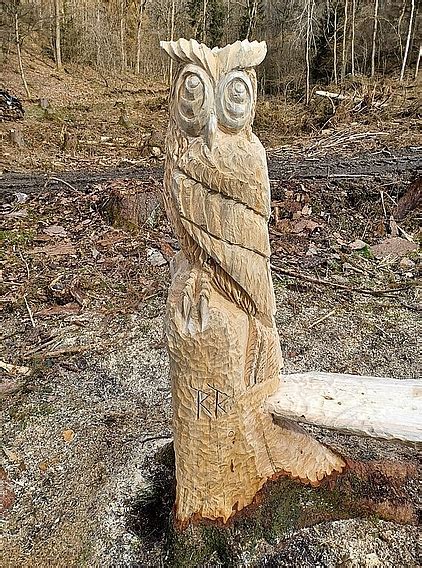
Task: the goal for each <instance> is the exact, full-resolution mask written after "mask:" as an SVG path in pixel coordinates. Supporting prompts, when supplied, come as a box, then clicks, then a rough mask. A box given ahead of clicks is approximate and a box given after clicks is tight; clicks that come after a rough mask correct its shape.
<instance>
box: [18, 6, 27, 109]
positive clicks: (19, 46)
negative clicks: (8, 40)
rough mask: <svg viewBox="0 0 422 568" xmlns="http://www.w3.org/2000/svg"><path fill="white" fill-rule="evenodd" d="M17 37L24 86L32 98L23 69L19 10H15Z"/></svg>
mask: <svg viewBox="0 0 422 568" xmlns="http://www.w3.org/2000/svg"><path fill="white" fill-rule="evenodd" d="M15 39H16V50H17V52H18V62H19V71H20V74H21V79H22V83H23V86H24V88H25V92H26V96H27V97H28V99H30V98H31V93H30V92H29V88H28V83H27V82H26V78H25V73H24V70H23V63H22V52H21V40H20V36H19V16H18V13H17V12H15Z"/></svg>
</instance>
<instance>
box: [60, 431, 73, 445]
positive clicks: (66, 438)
mask: <svg viewBox="0 0 422 568" xmlns="http://www.w3.org/2000/svg"><path fill="white" fill-rule="evenodd" d="M74 437H75V432H74V431H73V430H63V440H64V441H65V442H71V441H72V440H73V438H74Z"/></svg>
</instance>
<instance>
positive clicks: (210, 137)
mask: <svg viewBox="0 0 422 568" xmlns="http://www.w3.org/2000/svg"><path fill="white" fill-rule="evenodd" d="M216 132H217V117H216V116H215V114H214V113H213V112H212V113H211V114H210V117H209V119H208V123H207V125H206V127H205V143H206V145H207V146H208V148H209V149H210V150H212V147H213V144H214V139H215V134H216Z"/></svg>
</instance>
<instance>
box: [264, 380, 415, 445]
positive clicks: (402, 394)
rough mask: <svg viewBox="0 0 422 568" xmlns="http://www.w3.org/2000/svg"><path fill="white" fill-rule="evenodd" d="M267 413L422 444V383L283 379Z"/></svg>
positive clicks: (270, 398)
mask: <svg viewBox="0 0 422 568" xmlns="http://www.w3.org/2000/svg"><path fill="white" fill-rule="evenodd" d="M266 408H267V410H268V411H269V412H271V413H272V414H273V416H275V417H276V418H279V419H287V420H292V421H295V422H301V423H304V424H311V425H315V426H320V427H323V428H328V429H332V430H336V431H337V432H343V433H347V434H355V435H359V436H370V437H372V438H380V439H384V440H390V441H400V442H416V443H421V442H422V421H421V416H422V380H419V379H402V380H401V379H390V378H384V377H368V376H358V375H343V374H337V373H319V372H309V373H296V374H292V375H284V376H282V381H281V383H280V386H279V389H278V390H277V391H276V392H275V393H274V394H273V395H272V396H271V397H269V398H268V399H267V401H266Z"/></svg>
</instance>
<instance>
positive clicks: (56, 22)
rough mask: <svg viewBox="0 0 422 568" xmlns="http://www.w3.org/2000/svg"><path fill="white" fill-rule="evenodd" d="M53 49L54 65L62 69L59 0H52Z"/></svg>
mask: <svg viewBox="0 0 422 568" xmlns="http://www.w3.org/2000/svg"><path fill="white" fill-rule="evenodd" d="M54 25H55V34H54V47H55V49H54V51H55V55H56V67H57V70H58V71H62V70H63V64H62V48H61V28H60V0H54Z"/></svg>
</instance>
